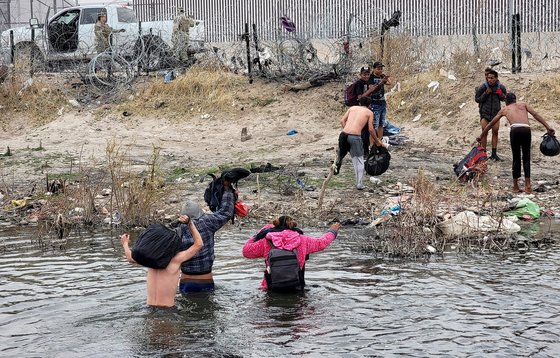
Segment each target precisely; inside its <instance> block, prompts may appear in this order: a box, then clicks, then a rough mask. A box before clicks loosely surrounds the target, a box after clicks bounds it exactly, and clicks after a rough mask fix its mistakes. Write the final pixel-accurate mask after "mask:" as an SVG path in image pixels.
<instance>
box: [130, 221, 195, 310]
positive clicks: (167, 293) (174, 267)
mask: <svg viewBox="0 0 560 358" xmlns="http://www.w3.org/2000/svg"><path fill="white" fill-rule="evenodd" d="M179 221H180V222H181V223H183V224H188V225H187V226H188V227H189V229H190V231H191V233H192V237H193V239H194V244H193V245H192V246H190V247H189V248H188V249H187V250H183V251H179V252H178V253H177V254H176V255H175V256H173V258H172V259H171V261H170V262H169V265H167V267H166V268H164V269H153V268H148V272H147V274H146V282H147V285H146V286H147V292H148V295H147V296H148V297H147V300H146V303H147V304H148V305H149V306H153V307H174V306H175V294H176V293H177V286H178V285H179V278H180V277H181V271H180V268H181V263H183V262H184V261H187V260H189V259H190V258H191V257H193V256H194V255H195V254H196V253H197V252H198V251H199V250H200V249H201V248H202V246H203V243H202V237H201V236H200V233H199V232H198V230H197V229H196V227H195V226H194V224H193V222H192V221H191V220H189V217H188V216H187V215H181V216H180V217H179ZM129 241H130V236H129V235H128V234H123V235H121V244H122V247H123V249H124V254H125V256H126V258H127V260H128V261H129V262H135V261H134V259H133V258H132V251H131V250H130V247H129Z"/></svg>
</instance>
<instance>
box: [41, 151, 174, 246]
mask: <svg viewBox="0 0 560 358" xmlns="http://www.w3.org/2000/svg"><path fill="white" fill-rule="evenodd" d="M133 166H134V163H133V160H132V158H131V157H130V155H129V152H128V150H127V149H126V148H125V147H122V146H119V145H117V144H116V142H115V141H112V142H110V143H108V144H107V146H106V159H105V161H104V162H103V163H96V162H95V161H92V162H90V163H88V164H87V165H86V164H84V160H83V158H82V157H81V155H80V159H79V165H78V168H77V171H76V173H72V169H70V171H69V172H68V173H64V174H59V175H50V176H49V175H47V176H46V182H45V186H41V188H38V190H37V191H36V192H35V193H34V196H35V199H37V200H41V199H43V201H44V204H42V205H41V206H40V207H39V208H38V210H36V211H34V212H32V214H31V215H32V216H35V217H37V218H39V219H46V220H44V222H43V224H42V225H41V227H40V228H41V232H40V235H39V237H40V238H43V237H45V238H46V237H54V238H56V239H59V240H62V239H64V238H66V237H67V236H68V235H69V234H70V233H71V232H72V233H73V234H76V233H79V232H80V231H81V230H82V229H83V228H87V227H92V228H93V227H97V226H100V225H107V226H108V227H111V226H112V225H121V226H123V227H133V226H146V225H147V224H149V223H150V222H152V221H154V220H155V219H156V218H157V210H156V209H157V205H158V204H159V203H161V200H163V199H165V198H166V197H167V194H168V193H167V191H168V188H167V186H166V185H165V184H166V183H165V173H164V172H163V171H162V170H161V166H160V153H159V150H158V149H157V148H153V151H152V155H151V157H150V158H149V159H148V161H147V163H146V168H145V170H144V171H142V172H140V173H138V170H137V169H136V168H133ZM45 242H46V241H45Z"/></svg>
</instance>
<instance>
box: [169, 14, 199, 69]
mask: <svg viewBox="0 0 560 358" xmlns="http://www.w3.org/2000/svg"><path fill="white" fill-rule="evenodd" d="M194 25H196V23H195V21H194V19H193V18H191V17H189V16H188V15H186V14H185V13H183V12H181V13H180V14H179V15H177V16H176V17H175V19H173V34H172V36H171V44H172V45H173V54H174V55H175V58H176V59H177V60H179V61H180V62H184V61H186V60H187V59H188V58H189V54H188V46H189V29H190V28H191V27H194Z"/></svg>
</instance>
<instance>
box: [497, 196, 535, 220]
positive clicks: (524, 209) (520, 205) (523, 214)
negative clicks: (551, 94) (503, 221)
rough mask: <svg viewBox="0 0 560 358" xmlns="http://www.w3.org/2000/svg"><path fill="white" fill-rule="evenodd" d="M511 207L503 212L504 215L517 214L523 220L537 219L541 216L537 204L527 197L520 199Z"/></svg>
mask: <svg viewBox="0 0 560 358" xmlns="http://www.w3.org/2000/svg"><path fill="white" fill-rule="evenodd" d="M511 209H512V210H509V211H506V212H504V215H505V216H517V217H518V218H520V219H523V220H532V219H538V218H539V217H540V216H541V211H540V208H539V206H538V205H537V204H536V203H535V202H533V201H531V200H530V199H529V198H522V199H520V200H519V201H518V202H517V203H516V204H515V206H513V207H512V208H511Z"/></svg>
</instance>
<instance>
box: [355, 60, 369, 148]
mask: <svg viewBox="0 0 560 358" xmlns="http://www.w3.org/2000/svg"><path fill="white" fill-rule="evenodd" d="M370 75H371V71H370V69H369V67H362V68H361V69H360V73H359V75H358V80H357V81H356V85H355V86H354V96H355V98H356V99H357V100H358V101H359V100H360V99H361V98H362V97H369V95H370V93H371V92H368V83H369V77H370ZM362 142H363V145H364V157H367V155H368V154H369V146H370V145H369V144H370V141H369V129H368V126H367V125H366V126H364V128H362Z"/></svg>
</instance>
